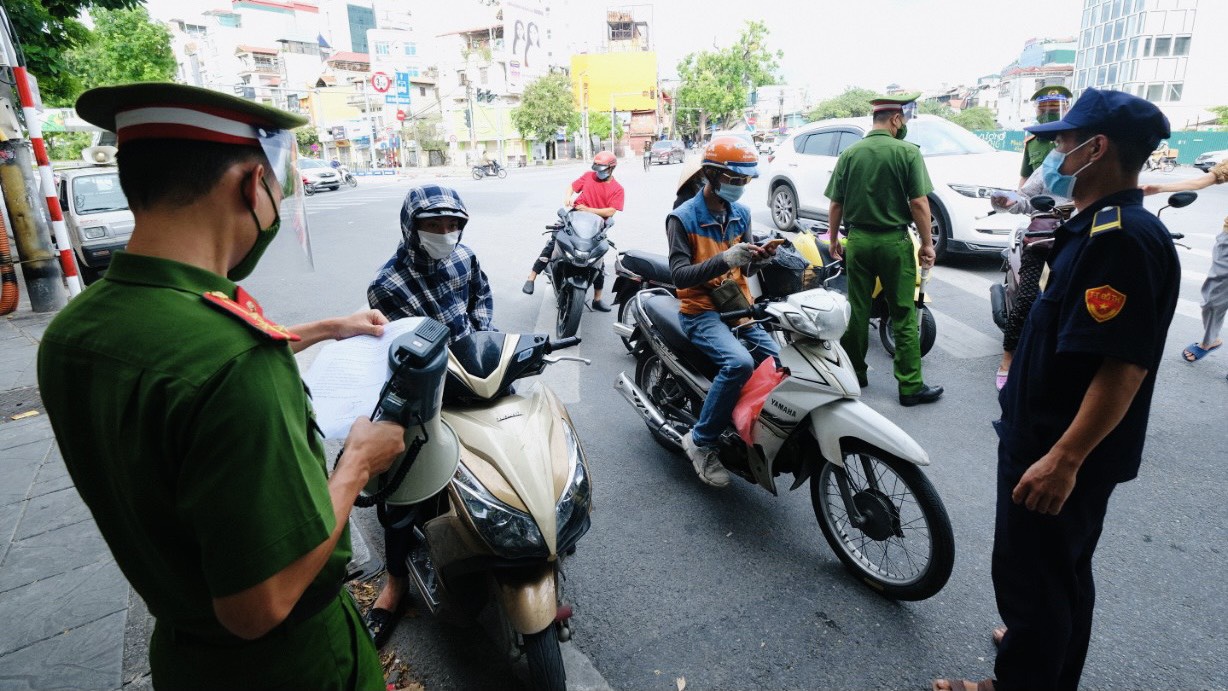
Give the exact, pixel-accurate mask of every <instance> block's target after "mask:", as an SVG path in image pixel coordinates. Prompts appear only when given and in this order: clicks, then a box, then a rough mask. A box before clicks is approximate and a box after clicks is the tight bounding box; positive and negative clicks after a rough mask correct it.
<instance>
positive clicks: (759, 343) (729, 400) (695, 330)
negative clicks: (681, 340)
mask: <svg viewBox="0 0 1228 691" xmlns="http://www.w3.org/2000/svg"><path fill="white" fill-rule="evenodd" d="M678 319H679V321H680V322H681V323H682V332H683V333H685V334H686V337H687V338H688V339H690V340H691V343H694V344H695V347H696V348H699V349H700V350H702V351H703V352H704V354H705V355H707V356H708V357H709V358H711V359H712V361H713V362H715V363H716V365H717V366H718V367H720V368H721V370H720V372H718V373H717V375H716V379H714V380H712V387H711V388H710V389H708V397H707V398H706V399H704V407H703V410H701V411H700V412H699V422H697V423H695V427H693V428H692V429H691V440H692V441H694V442H695V445H696V446H716V440H717V438H718V437H720V434H721V432H722V431H724V429H725V427H727V426H728V425H729V420H730V419H731V418H732V417H733V408H734V406H735V405H737V403H738V396H739V395H740V394H741V393H742V386H743V385H744V384H746V380H748V379H750V375H751V374H752V373H753V372H754V371H755V365H756V364H758V363H760V362H763V361H764V360H765V359H767V357H768V356H771V355H779V354H780V349H779V348H778V347H777V346H776V341H773V340H772V338H771V336H768V333H767V331H764V330H763V327H762V326H759V325H758V324H756V325H754V326H752V327H749V328H743V329H739V330H738V336H734V335H733V331H731V330H730V328H729V327H728V326H726V325H725V322H723V321H721V318H720V315H718V314H717V313H716V312H701V313H700V314H696V315H689V314H680V315H678ZM739 337H741V338H742V340H744V341H746V342H747V343H748V344H749V345H750V347H751V349H750V350H749V351H748V350H747V349H746V346H743V345H742V343H741V342H739V341H738V338H739Z"/></svg>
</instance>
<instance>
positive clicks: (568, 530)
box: [554, 423, 593, 553]
mask: <svg viewBox="0 0 1228 691" xmlns="http://www.w3.org/2000/svg"><path fill="white" fill-rule="evenodd" d="M563 435H564V437H566V439H567V470H568V476H567V477H568V479H567V487H566V488H565V489H564V490H563V496H562V497H560V498H559V503H558V504H557V505H555V507H554V524H555V528H556V530H558V541H557V544H558V548H557V549H558V551H559V552H560V553H561V552H565V551H567V550H569V549H571V547H572V545H574V544H576V541H577V540H579V539H580V537H581V536H582V535H584V534H585V533H587V532H588V528H589V525H590V519H589V507H590V506H591V505H592V501H593V490H592V484H591V483H590V482H589V479H588V467H587V466H585V465H584V451H583V450H582V449H581V448H580V440H579V439H578V438H577V437H576V431H575V430H574V429H572V427H571V425H570V424H567V423H564V424H563Z"/></svg>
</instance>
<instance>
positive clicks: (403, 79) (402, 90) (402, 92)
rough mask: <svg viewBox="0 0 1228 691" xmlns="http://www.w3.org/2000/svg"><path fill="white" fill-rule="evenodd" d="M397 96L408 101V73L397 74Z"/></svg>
mask: <svg viewBox="0 0 1228 691" xmlns="http://www.w3.org/2000/svg"><path fill="white" fill-rule="evenodd" d="M397 96H400V97H401V98H404V99H406V100H407V101H408V100H409V73H408V72H397Z"/></svg>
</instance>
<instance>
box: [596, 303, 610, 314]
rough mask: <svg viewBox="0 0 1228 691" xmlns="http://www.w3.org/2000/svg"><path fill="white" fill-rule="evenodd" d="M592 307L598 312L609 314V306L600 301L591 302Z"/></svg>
mask: <svg viewBox="0 0 1228 691" xmlns="http://www.w3.org/2000/svg"><path fill="white" fill-rule="evenodd" d="M592 307H593V309H594V310H596V311H598V312H609V311H610V306H609V305H607V304H605V303H604V302H602V301H600V300H593V302H592Z"/></svg>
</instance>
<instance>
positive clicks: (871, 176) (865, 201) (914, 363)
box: [824, 94, 942, 406]
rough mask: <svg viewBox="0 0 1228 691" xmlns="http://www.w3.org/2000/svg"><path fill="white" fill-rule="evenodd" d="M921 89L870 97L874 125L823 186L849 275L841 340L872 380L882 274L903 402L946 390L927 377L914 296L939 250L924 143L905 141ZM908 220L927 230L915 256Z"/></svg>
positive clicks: (860, 377) (835, 243)
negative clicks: (869, 353)
mask: <svg viewBox="0 0 1228 691" xmlns="http://www.w3.org/2000/svg"><path fill="white" fill-rule="evenodd" d="M919 95H920V94H911V95H905V96H897V97H894V98H878V99H874V100H873V101H871V102H870V103H871V104H872V105H873V107H874V124H873V127H872V128H871V129H870V131H869V132H868V133H866V136H865V137H864V138H862V140H861V141H859V142H857V143H856V144H854V145H852V146H850V147H849V148H847V149H845V150H844V151H843V152H842V153H841V154H840V158H838V159H837V160H836V167H835V170H833V171H832V174H831V179H830V180H829V181H828V183H827V190H826V191H825V192H824V196H826V197H827V198H828V199H830V200H831V207H830V209H829V210H828V227H829V228H830V230H829V236H828V239H829V240H830V247H831V252H832V256H834V257H835V258H836V259H841V258H843V259H844V260H845V261H844V266H845V270H846V273H847V275H848V298H849V307H850V311H851V315H850V317H849V328H848V330H847V331H845V332H844V336H843V337H842V338H841V339H840V343H841V345H843V346H844V349H845V351H847V352H848V354H849V359H850V360H851V361H852V363H853V370H854V371H855V372H856V373H857V381H858V383H859V384H861V386H866V385H867V384H869V379H868V378H867V376H866V369H867V366H866V349H867V348H868V347H869V338H868V336H867V331H868V329H869V320H870V304H871V302H872V294H873V292H874V281H875V279H876V278H877V279H878V280H880V281H881V282H882V285H883V297H884V299H885V300H886V302H887V309H888V311H889V314H890V315H891V322H892V325H893V326H894V333H895V357H894V359H893V361H892V364H893V369H894V373H895V378H896V382H897V386H898V388H899V395H900V405H903V406H915V405H920V404H923V403H933V402H934V401H937V400H938V399H939V398H940V397H941V396H942V387H941V386H930V385H928V384H926V383H925V381H924V380H923V379H922V376H921V339H920V337H919V335H918V332H917V307H916V303H915V302H914V288H915V286H916V284H917V262H918V261H920V263H921V267H922V268H925V269H928V268H930V267H932V266H933V265H934V256H935V255H934V242H933V237H932V236H931V234H930V206H929V199H928V197H927V196H926V195H928V194H929V193H930V192H932V191H933V190H934V186H933V184H932V183H931V182H930V177H929V172H928V171H926V169H925V161H924V160H922V158H921V150H920V148H918V147H917V145H916V144H913V143H911V142H906V141H904V137H905V136H907V134H908V121H909V120H911V119H912V118H913V116H914V115H915V113H916V111H917V104H916V99H917V96H919ZM841 223H843V225H844V226H845V227H846V228H847V230H848V245H847V247H844V248H842V247H841V245H840V242H839V229H840V226H841ZM909 223H913V224H915V225H916V227H917V231H918V235H920V237H921V247H920V249H918V250H917V255H916V258H915V259H914V257H913V243H912V237H911V235H910V234H909V230H908V224H909Z"/></svg>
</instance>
